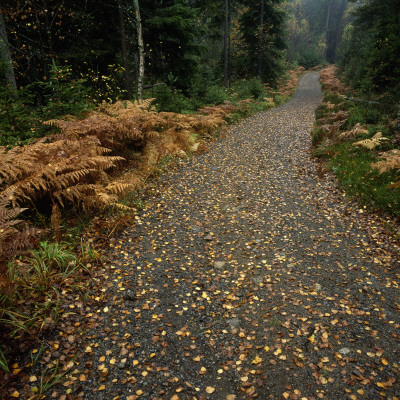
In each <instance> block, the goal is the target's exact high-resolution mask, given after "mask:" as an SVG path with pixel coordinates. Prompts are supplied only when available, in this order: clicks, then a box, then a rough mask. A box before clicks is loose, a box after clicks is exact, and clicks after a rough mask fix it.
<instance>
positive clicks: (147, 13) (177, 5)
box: [141, 0, 204, 94]
mask: <svg viewBox="0 0 400 400" xmlns="http://www.w3.org/2000/svg"><path fill="white" fill-rule="evenodd" d="M141 9H142V15H143V17H142V19H143V27H144V32H143V35H144V42H145V43H146V59H147V60H148V63H147V71H148V73H150V74H151V75H153V76H157V77H158V79H160V80H162V81H164V82H167V78H168V75H170V74H171V75H172V76H174V77H175V78H176V80H175V81H174V82H173V86H174V87H175V88H177V89H180V90H182V91H183V92H184V93H185V94H187V93H188V90H189V88H190V86H191V80H192V77H193V75H195V72H196V69H197V66H198V63H199V60H200V59H199V56H200V54H201V52H202V46H201V45H200V42H199V41H198V40H196V38H199V37H201V36H202V35H203V33H204V31H203V28H202V27H201V26H200V24H199V16H198V10H197V9H196V8H193V7H192V6H191V5H190V4H188V2H187V1H185V0H176V1H174V2H163V1H159V0H158V1H156V2H154V1H143V2H141ZM168 83H169V84H171V82H168Z"/></svg>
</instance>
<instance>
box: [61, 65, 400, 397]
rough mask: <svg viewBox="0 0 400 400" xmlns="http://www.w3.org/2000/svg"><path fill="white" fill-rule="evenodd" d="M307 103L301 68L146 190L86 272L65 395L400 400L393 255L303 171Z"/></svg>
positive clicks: (313, 92) (310, 112)
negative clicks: (100, 266)
mask: <svg viewBox="0 0 400 400" xmlns="http://www.w3.org/2000/svg"><path fill="white" fill-rule="evenodd" d="M320 101H321V91H320V89H319V86H318V73H310V74H307V75H305V76H304V77H303V78H302V79H301V81H300V84H299V90H298V92H297V94H296V95H295V97H294V98H293V99H292V100H291V101H290V102H289V103H287V104H285V105H283V106H281V107H279V108H277V109H274V110H270V111H268V112H263V113H260V114H258V115H256V116H254V117H252V118H250V119H248V120H246V121H244V122H243V123H241V124H238V125H237V126H235V127H234V128H233V129H232V130H231V131H230V132H229V133H228V137H227V138H226V139H223V140H221V141H219V142H218V143H217V144H216V145H215V146H213V148H212V150H211V151H210V152H209V153H207V154H203V155H200V156H197V157H193V158H191V159H188V160H184V161H181V162H180V164H181V165H180V167H179V169H177V170H176V171H172V172H170V173H168V174H166V175H165V176H164V177H163V183H162V185H161V187H160V186H158V187H154V188H153V196H152V198H151V199H150V200H149V203H148V204H146V206H145V208H144V210H143V211H142V212H141V214H140V220H138V224H137V226H135V227H133V228H132V229H130V230H127V231H125V232H124V234H123V235H122V236H121V237H120V238H119V240H117V241H115V242H114V244H113V249H112V253H113V254H112V256H110V261H109V263H108V265H107V266H106V268H105V269H104V271H103V272H102V274H103V276H102V279H103V280H104V293H105V298H104V301H106V302H105V303H101V302H99V304H100V305H99V309H98V310H97V314H98V316H99V318H97V319H96V323H95V324H94V325H93V326H94V327H93V329H92V331H89V332H86V333H85V334H84V335H82V343H81V349H80V350H78V351H77V354H78V360H79V365H80V366H79V367H78V370H79V372H76V373H75V374H76V377H78V376H79V374H80V373H84V374H85V376H86V377H87V379H86V380H85V381H84V382H79V380H77V381H76V382H74V379H72V380H71V381H70V382H69V383H70V386H67V387H71V388H72V392H71V394H70V395H71V396H73V398H84V399H114V398H115V399H129V400H133V399H146V400H148V399H173V400H177V399H181V400H182V399H216V400H224V399H228V400H229V399H230V400H232V399H250V398H255V397H257V396H258V398H259V399H263V400H264V399H308V400H311V399H332V400H336V399H380V398H388V399H396V398H397V397H400V383H399V382H400V381H399V379H400V378H399V364H400V346H399V335H400V331H399V328H400V318H399V303H400V300H399V287H398V284H397V283H396V280H397V282H399V275H398V273H399V265H398V263H397V261H396V256H395V255H393V254H392V253H391V252H389V251H388V250H387V249H386V248H383V247H382V248H381V247H380V246H379V243H378V242H377V240H375V241H374V240H371V237H373V235H374V234H375V233H376V232H378V228H377V227H376V226H375V222H374V219H373V218H372V217H365V215H364V214H365V213H362V210H359V209H358V208H357V207H356V206H354V205H352V204H349V203H348V202H346V201H345V199H344V198H343V196H342V195H341V194H340V192H339V191H338V190H337V189H335V187H334V185H333V183H332V181H330V180H329V178H325V179H321V178H319V177H318V175H317V173H316V169H315V165H314V163H313V161H311V160H310V142H311V139H310V134H309V132H310V130H311V128H312V124H313V121H314V110H315V108H316V107H317V106H318V104H319V103H320ZM371 235H372V236H371ZM376 235H378V233H376ZM105 306H107V309H106V311H105V308H104V307H105ZM87 346H90V347H89V350H86V352H85V349H88V347H87ZM105 369H106V371H105ZM98 389H100V390H98ZM63 390H64V392H65V388H64V389H62V388H58V389H57V393H58V395H61V394H62V393H63ZM118 396H119V397H118ZM396 396H397V397H396Z"/></svg>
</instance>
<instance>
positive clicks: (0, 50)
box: [0, 8, 17, 90]
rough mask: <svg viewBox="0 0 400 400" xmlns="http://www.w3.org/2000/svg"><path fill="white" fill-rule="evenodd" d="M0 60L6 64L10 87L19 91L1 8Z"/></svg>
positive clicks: (6, 74)
mask: <svg viewBox="0 0 400 400" xmlns="http://www.w3.org/2000/svg"><path fill="white" fill-rule="evenodd" d="M0 58H1V59H2V61H3V62H4V75H5V78H6V81H7V83H8V85H9V86H10V87H11V88H12V89H14V90H17V82H16V81H15V73H14V68H13V65H12V59H11V53H10V47H9V44H8V39H7V31H6V23H5V20H4V17H3V14H2V12H1V8H0Z"/></svg>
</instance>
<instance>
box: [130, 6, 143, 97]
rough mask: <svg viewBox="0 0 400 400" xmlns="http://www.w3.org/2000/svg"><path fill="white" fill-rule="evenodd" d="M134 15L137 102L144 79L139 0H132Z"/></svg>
mask: <svg viewBox="0 0 400 400" xmlns="http://www.w3.org/2000/svg"><path fill="white" fill-rule="evenodd" d="M133 4H134V6H135V15H136V31H137V39H138V49H139V76H138V85H137V95H138V100H139V102H142V101H143V80H144V45H143V33H142V19H141V17H140V8H139V0H134V2H133Z"/></svg>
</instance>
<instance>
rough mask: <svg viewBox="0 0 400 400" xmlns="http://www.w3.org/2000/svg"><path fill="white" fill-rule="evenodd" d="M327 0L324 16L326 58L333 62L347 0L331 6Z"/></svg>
mask: <svg viewBox="0 0 400 400" xmlns="http://www.w3.org/2000/svg"><path fill="white" fill-rule="evenodd" d="M332 4H333V2H332V0H329V3H328V10H327V18H326V60H327V61H328V62H329V63H331V64H333V63H334V62H335V61H336V48H337V44H338V40H339V37H340V31H341V28H342V18H343V14H344V12H345V10H346V6H347V0H342V2H341V4H340V6H339V7H337V3H336V7H333V6H332Z"/></svg>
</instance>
